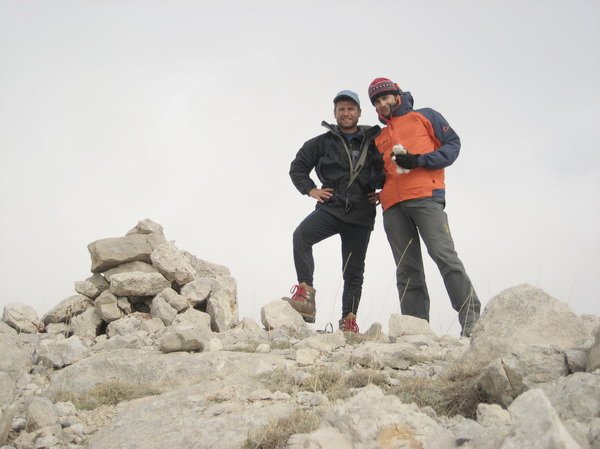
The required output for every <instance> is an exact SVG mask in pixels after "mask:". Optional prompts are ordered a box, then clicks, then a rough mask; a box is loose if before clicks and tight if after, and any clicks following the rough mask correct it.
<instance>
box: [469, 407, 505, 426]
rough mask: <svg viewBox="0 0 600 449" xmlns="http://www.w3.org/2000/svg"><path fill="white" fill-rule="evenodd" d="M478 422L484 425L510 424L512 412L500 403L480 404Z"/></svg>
mask: <svg viewBox="0 0 600 449" xmlns="http://www.w3.org/2000/svg"><path fill="white" fill-rule="evenodd" d="M477 422H478V423H479V424H481V426H482V427H499V426H508V425H510V424H511V421H510V413H508V410H505V409H503V408H502V407H500V406H499V405H498V404H479V405H478V406H477Z"/></svg>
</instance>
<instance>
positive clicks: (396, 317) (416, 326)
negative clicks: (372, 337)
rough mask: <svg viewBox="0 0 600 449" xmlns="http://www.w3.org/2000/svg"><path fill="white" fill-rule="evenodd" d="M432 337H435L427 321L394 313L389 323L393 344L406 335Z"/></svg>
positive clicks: (389, 333)
mask: <svg viewBox="0 0 600 449" xmlns="http://www.w3.org/2000/svg"><path fill="white" fill-rule="evenodd" d="M419 334H422V335H430V336H435V334H434V333H433V331H432V330H431V327H429V323H428V322H427V320H423V319H421V318H416V317H414V316H410V315H400V314H397V313H392V314H391V315H390V319H389V321H388V335H389V337H390V340H391V341H392V342H394V341H396V339H397V338H398V337H403V336H406V335H419Z"/></svg>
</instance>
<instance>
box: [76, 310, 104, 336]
mask: <svg viewBox="0 0 600 449" xmlns="http://www.w3.org/2000/svg"><path fill="white" fill-rule="evenodd" d="M101 325H102V317H101V316H100V315H99V314H98V312H96V309H95V308H94V307H90V308H89V309H87V310H86V311H85V312H83V313H80V314H79V315H75V316H74V317H73V318H71V332H72V333H73V335H77V336H78V337H91V338H93V337H95V336H96V335H98V331H99V330H100V326H101Z"/></svg>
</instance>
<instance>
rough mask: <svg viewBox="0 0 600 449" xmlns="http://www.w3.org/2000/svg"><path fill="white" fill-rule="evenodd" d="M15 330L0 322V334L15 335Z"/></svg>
mask: <svg viewBox="0 0 600 449" xmlns="http://www.w3.org/2000/svg"><path fill="white" fill-rule="evenodd" d="M16 333H17V330H16V329H15V328H14V327H11V326H9V325H8V324H6V323H5V322H4V321H1V320H0V334H12V335H16Z"/></svg>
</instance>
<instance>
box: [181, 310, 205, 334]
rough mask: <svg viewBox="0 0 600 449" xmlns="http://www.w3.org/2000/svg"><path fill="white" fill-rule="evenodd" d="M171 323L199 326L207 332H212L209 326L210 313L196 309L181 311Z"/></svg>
mask: <svg viewBox="0 0 600 449" xmlns="http://www.w3.org/2000/svg"><path fill="white" fill-rule="evenodd" d="M171 324H172V325H173V326H179V325H186V326H193V327H199V328H202V329H204V330H205V331H207V332H212V330H211V327H210V315H209V314H208V313H205V312H200V311H199V310H196V309H187V310H185V311H184V312H183V313H180V314H178V315H177V316H175V318H174V319H173V321H172V322H171Z"/></svg>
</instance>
